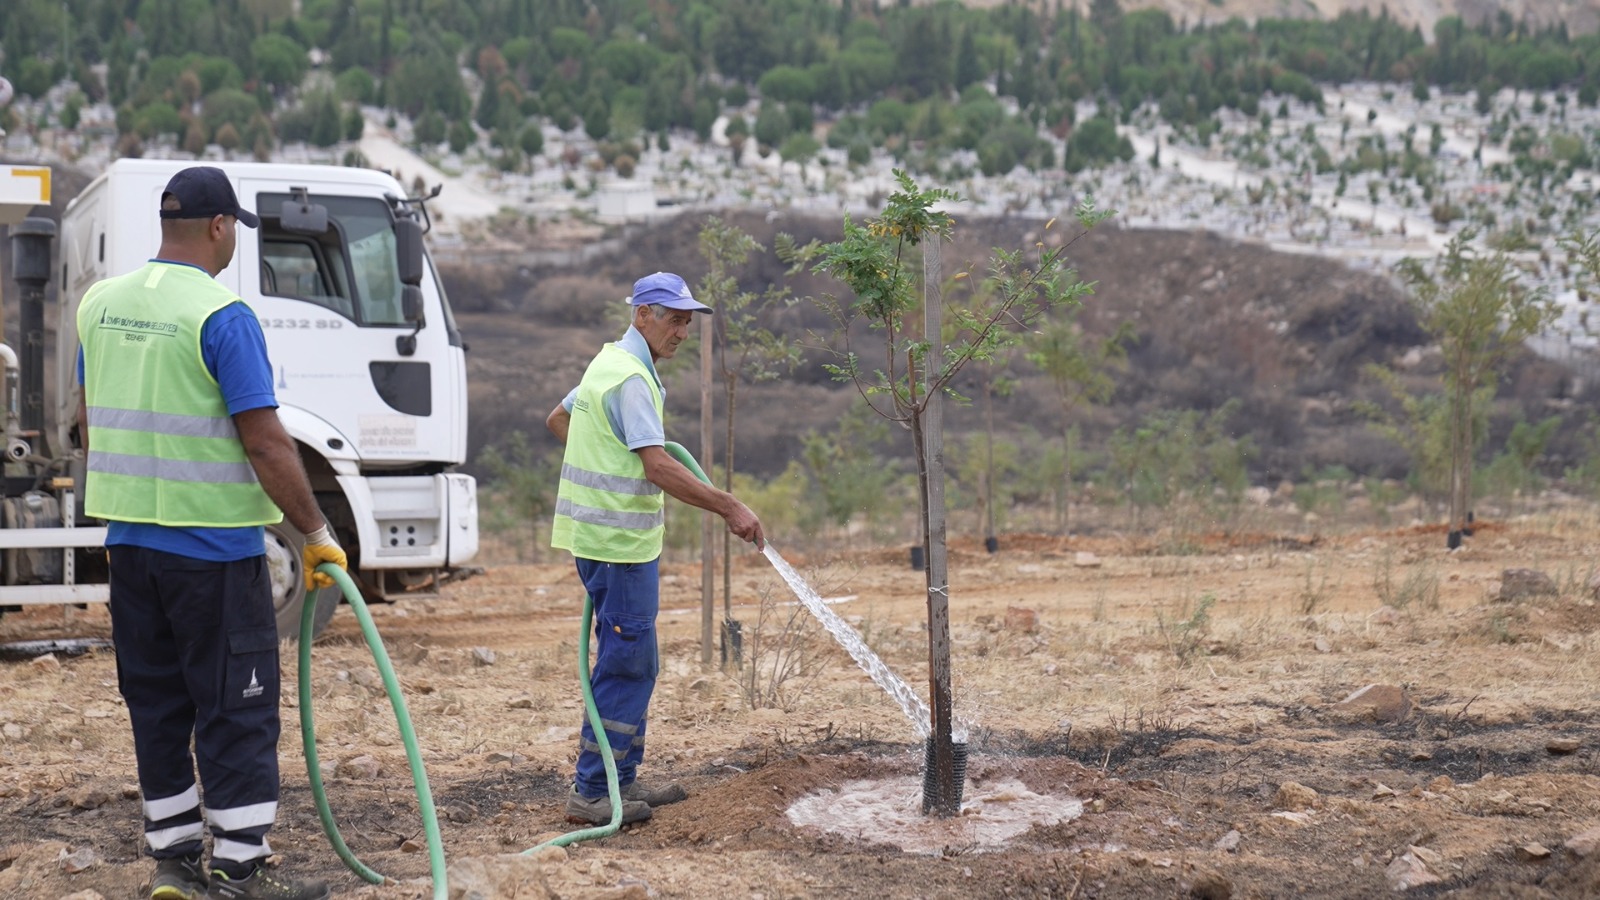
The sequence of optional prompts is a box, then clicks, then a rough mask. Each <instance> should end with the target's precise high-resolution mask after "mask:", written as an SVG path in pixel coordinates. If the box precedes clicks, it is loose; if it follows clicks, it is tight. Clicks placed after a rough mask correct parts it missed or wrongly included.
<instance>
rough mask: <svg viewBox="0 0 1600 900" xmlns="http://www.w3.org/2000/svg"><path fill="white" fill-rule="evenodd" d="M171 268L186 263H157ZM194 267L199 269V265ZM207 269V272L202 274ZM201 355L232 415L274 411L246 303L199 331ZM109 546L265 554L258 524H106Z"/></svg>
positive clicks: (263, 348) (263, 344)
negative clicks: (208, 525) (213, 526)
mask: <svg viewBox="0 0 1600 900" xmlns="http://www.w3.org/2000/svg"><path fill="white" fill-rule="evenodd" d="M154 262H164V263H168V264H170V265H188V263H175V262H172V261H171V260H165V259H158V260H154ZM195 268H199V266H196V267H195ZM202 271H203V270H202ZM200 352H201V356H202V357H203V358H204V359H205V364H206V369H207V370H209V371H210V372H211V377H213V378H215V379H216V380H217V384H218V386H219V387H221V389H222V399H223V402H225V403H226V404H227V406H228V415H230V416H236V415H238V414H239V413H242V412H245V411H246V410H251V409H261V408H262V407H271V408H273V409H276V408H277V406H278V397H277V395H276V394H275V393H274V392H273V387H272V364H271V363H270V362H268V360H267V340H266V337H265V336H264V335H263V334H262V333H261V322H260V321H259V320H257V319H256V314H255V311H254V310H252V309H251V308H250V307H249V306H247V305H246V304H245V302H244V301H243V300H240V301H238V302H235V303H232V304H229V305H228V306H225V307H223V308H222V309H219V310H217V311H216V312H214V313H212V314H211V317H210V318H208V319H206V322H205V325H203V326H201V329H200ZM78 383H79V384H83V347H82V345H79V347H78ZM106 526H107V527H106V546H108V547H113V546H135V547H147V548H149V549H151V550H160V551H162V552H165V553H176V554H179V555H181V556H187V557H190V558H193V559H204V560H210V561H212V562H230V561H232V560H236V559H248V558H250V557H252V556H260V555H261V554H262V553H263V552H265V549H266V544H265V543H264V539H263V536H262V534H263V530H262V527H261V526H260V525H251V526H247V527H244V528H173V527H170V526H167V525H155V524H152V523H149V522H108V523H106Z"/></svg>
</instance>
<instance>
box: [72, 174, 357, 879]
mask: <svg viewBox="0 0 1600 900" xmlns="http://www.w3.org/2000/svg"><path fill="white" fill-rule="evenodd" d="M259 223H260V220H259V219H257V217H256V215H255V213H252V212H250V211H249V210H247V209H245V208H244V207H242V206H240V205H239V200H238V198H237V197H236V196H235V195H234V191H233V185H232V184H231V183H230V182H229V180H228V176H227V174H226V173H224V172H223V171H222V170H221V169H218V168H215V167H212V166H194V167H191V168H187V169H184V170H182V171H180V172H178V173H177V174H176V175H174V176H172V179H171V181H169V182H168V183H167V186H166V190H165V191H163V192H162V195H161V247H160V250H159V251H158V252H157V256H156V258H155V259H152V260H150V261H149V262H147V263H145V265H144V266H142V267H141V268H139V269H137V270H135V271H134V272H132V273H129V274H127V275H122V276H118V277H114V278H108V279H105V280H104V281H101V282H99V283H97V284H95V285H94V286H93V287H91V288H89V290H88V292H87V293H86V294H84V298H83V303H82V305H81V306H80V308H79V311H78V334H79V336H80V338H81V340H82V344H83V349H82V351H81V354H80V356H79V382H80V383H81V384H82V386H83V394H82V401H81V402H80V405H79V408H78V415H79V431H80V433H81V434H85V435H87V441H86V449H87V451H88V475H87V480H86V484H85V487H84V506H85V510H86V511H87V512H88V514H89V515H91V516H94V517H95V518H99V519H105V520H106V521H107V522H108V527H107V531H106V549H107V550H108V551H109V554H110V559H111V636H112V641H113V643H114V644H115V646H116V652H117V683H118V686H119V687H120V689H121V691H122V696H123V699H124V700H125V701H127V704H128V715H129V718H130V719H131V721H132V725H133V745H134V753H135V756H136V757H137V761H138V767H139V788H140V792H141V793H142V794H143V797H144V831H145V840H146V842H147V843H148V845H149V849H150V855H151V856H153V857H155V859H156V873H155V876H154V878H153V879H152V881H151V884H150V894H149V896H150V897H151V898H152V900H195V898H198V897H201V896H210V897H222V898H256V897H271V898H275V900H319V898H326V897H328V895H329V893H328V888H327V886H326V885H325V884H323V883H322V882H320V881H299V880H296V879H292V878H289V877H287V876H285V875H283V874H281V873H280V872H278V871H277V870H276V869H272V868H268V867H267V866H266V865H265V862H266V859H267V857H268V856H270V855H271V853H272V848H271V847H269V846H268V845H267V831H268V830H269V829H270V828H271V827H272V824H273V822H274V821H275V819H276V818H277V812H278V735H279V730H280V726H279V718H278V684H279V681H278V631H277V622H276V618H275V615H274V611H273V605H272V586H271V579H270V577H269V575H268V571H267V564H266V558H265V544H264V534H263V526H265V525H269V524H273V523H276V522H279V521H281V520H282V519H283V518H284V517H285V516H287V517H288V519H289V522H290V523H291V524H292V525H294V527H295V528H297V529H299V530H300V531H301V532H302V533H303V534H305V535H306V544H305V549H304V553H303V558H302V563H303V565H304V576H305V578H306V587H307V589H308V590H309V589H310V588H311V587H312V586H313V584H319V585H326V584H331V583H332V579H331V578H329V577H328V576H327V575H325V574H322V573H318V572H315V571H314V570H315V569H316V567H317V566H318V565H320V564H322V563H333V564H335V565H338V566H340V567H341V568H343V567H344V566H345V564H346V562H345V554H344V551H343V550H341V549H339V545H338V544H337V543H336V542H335V541H334V540H333V538H332V536H331V535H330V533H329V530H328V527H327V524H326V522H324V521H323V517H322V512H321V510H320V509H319V508H318V507H317V502H316V499H315V498H314V497H313V496H312V493H311V485H310V482H309V481H308V480H307V478H306V473H305V470H304V469H303V468H302V466H301V462H300V454H299V451H298V449H297V448H296V446H295V442H294V439H293V438H292V437H290V436H289V434H288V432H287V431H285V430H284V428H283V425H282V423H280V422H279V421H278V412H277V405H278V404H277V398H276V396H275V395H274V393H273V380H272V366H271V364H270V363H269V362H268V359H267V348H266V341H265V339H264V337H263V336H262V332H261V325H260V323H259V322H258V321H257V319H256V316H255V313H254V312H252V311H251V309H250V307H249V306H247V305H245V303H244V302H243V301H242V300H240V299H239V297H238V296H236V295H235V294H234V293H233V292H232V291H230V290H228V289H227V288H226V287H224V286H223V285H222V284H221V283H220V282H218V281H217V280H216V276H217V274H218V273H219V272H221V271H222V270H223V269H225V268H227V267H228V264H229V263H230V262H231V261H232V259H233V253H234V245H235V240H236V237H235V232H236V228H237V226H238V225H241V224H242V225H244V226H246V227H249V228H255V227H256V226H257V225H258V224H259ZM191 740H192V741H193V745H194V753H193V755H192V756H191V754H190V749H189V748H190V742H191ZM197 765H198V768H199V776H200V778H199V781H200V783H201V784H204V786H205V808H204V811H203V812H202V809H201V806H200V794H199V790H198V785H197V783H196V779H195V770H196V766H197ZM207 826H209V828H210V831H211V835H212V848H211V865H210V871H209V877H208V874H207V868H206V867H205V866H204V865H203V864H202V853H203V850H204V845H203V841H204V837H205V831H206V828H207ZM208 888H209V894H207V890H208Z"/></svg>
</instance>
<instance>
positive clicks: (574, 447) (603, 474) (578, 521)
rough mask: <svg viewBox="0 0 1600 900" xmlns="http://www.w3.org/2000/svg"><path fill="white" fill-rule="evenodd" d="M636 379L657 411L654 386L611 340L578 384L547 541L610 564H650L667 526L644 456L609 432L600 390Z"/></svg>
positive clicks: (659, 400) (657, 389) (659, 402)
mask: <svg viewBox="0 0 1600 900" xmlns="http://www.w3.org/2000/svg"><path fill="white" fill-rule="evenodd" d="M635 375H637V376H639V377H641V378H643V379H644V380H645V384H647V385H649V387H650V396H651V399H652V400H654V401H655V407H656V414H657V415H658V416H659V415H662V414H663V413H664V408H663V404H662V396H661V387H660V385H658V384H657V383H656V381H655V379H654V378H652V377H651V375H650V371H649V369H647V368H646V367H645V365H644V363H643V362H642V361H640V359H639V358H638V357H637V356H634V355H633V354H632V353H629V352H628V351H627V350H624V349H622V348H621V347H619V346H617V345H616V344H607V345H605V346H604V347H602V348H601V350H600V352H599V353H598V354H596V355H595V358H594V361H593V362H591V363H589V368H588V369H587V370H586V371H585V372H584V373H583V380H582V381H581V382H579V384H578V395H577V398H576V400H575V401H574V403H573V406H572V418H571V420H570V422H569V423H568V427H567V446H566V451H565V454H564V457H563V459H562V463H561V484H560V486H559V488H558V489H557V491H556V512H555V523H554V525H553V526H552V527H551V530H550V545H551V546H552V547H556V548H558V549H562V550H570V551H572V555H574V556H577V557H581V558H583V559H593V560H598V561H600V562H612V563H641V562H649V561H650V560H652V559H655V558H657V557H659V556H660V555H661V541H662V536H663V534H664V533H665V531H666V517H665V515H664V513H663V508H664V506H665V498H666V495H664V494H663V493H662V492H661V488H659V487H657V486H656V485H654V484H652V483H651V482H650V480H649V479H647V478H645V476H644V461H643V460H641V459H640V458H639V454H638V453H635V452H634V451H632V450H629V449H628V447H627V445H626V444H624V443H623V442H622V441H621V440H620V439H619V438H618V437H617V435H616V433H615V432H613V431H612V430H611V422H610V419H609V418H608V417H607V416H606V409H605V395H606V393H607V392H608V391H610V390H612V389H614V388H616V387H618V386H620V385H621V384H622V383H623V382H624V381H626V380H628V379H629V378H632V377H633V376H635Z"/></svg>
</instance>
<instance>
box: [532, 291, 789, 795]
mask: <svg viewBox="0 0 1600 900" xmlns="http://www.w3.org/2000/svg"><path fill="white" fill-rule="evenodd" d="M629 303H631V304H632V305H633V310H632V312H633V320H632V324H631V325H630V326H629V327H628V331H627V333H626V334H624V335H623V336H622V339H621V340H619V341H617V342H615V343H611V344H606V345H605V346H604V347H602V348H601V349H600V352H599V353H598V354H596V355H595V358H594V360H593V361H592V362H590V363H589V367H588V369H587V370H586V371H585V372H584V373H583V379H582V380H581V381H580V382H579V383H578V386H577V387H576V388H574V389H573V390H572V392H571V393H569V394H568V395H567V396H566V398H565V399H564V400H562V401H561V403H560V404H558V405H557V406H556V408H555V409H553V410H551V412H550V415H549V417H548V418H547V419H546V420H545V424H546V425H548V426H549V428H550V430H551V431H552V432H554V433H555V435H556V437H558V438H560V439H561V441H562V442H563V443H565V444H566V451H565V454H564V455H563V458H562V462H561V484H560V487H559V488H558V490H557V494H556V514H555V525H554V527H553V529H552V534H551V539H550V543H551V546H553V547H557V548H559V549H562V550H568V551H571V553H572V555H573V558H574V559H575V560H576V562H577V567H578V577H579V578H580V579H581V580H582V581H583V587H584V590H586V591H588V593H589V596H590V598H591V599H592V600H593V602H594V626H595V642H596V644H597V646H598V653H597V656H596V660H595V666H594V671H593V674H592V676H591V681H592V687H593V691H594V701H595V706H596V708H597V710H598V712H599V714H600V718H601V720H602V722H603V723H604V726H605V730H606V738H607V740H609V741H610V743H611V754H612V756H613V757H614V758H615V760H616V766H617V780H618V783H619V785H620V786H621V788H622V821H623V822H637V821H641V820H643V819H648V818H650V811H651V808H652V807H656V806H662V805H665V804H668V803H676V802H678V801H680V800H683V799H684V798H686V797H687V796H688V794H687V792H686V791H685V790H684V789H683V787H682V786H681V785H679V784H676V783H666V784H660V785H657V786H656V787H654V788H651V787H646V786H645V785H644V784H642V783H640V782H639V781H638V780H637V774H638V768H639V763H640V762H641V761H642V760H643V759H644V737H645V718H646V714H647V713H648V711H649V707H650V695H651V692H652V691H654V689H655V683H656V673H657V672H658V671H659V668H660V666H659V660H658V657H657V649H656V613H657V612H658V611H659V609H660V595H661V594H660V571H659V562H660V557H661V542H662V535H663V533H664V531H665V528H664V526H665V519H664V516H663V512H664V504H665V495H666V494H670V495H672V496H673V497H676V498H677V499H679V500H681V501H683V502H684V503H687V504H689V505H691V506H697V507H699V508H701V509H705V510H710V511H711V512H714V513H716V514H717V515H720V516H722V518H723V519H724V520H725V521H726V522H727V523H728V530H729V531H731V532H732V533H733V534H735V535H737V536H738V537H739V538H741V539H742V540H746V541H752V542H754V543H755V545H756V547H757V548H758V549H759V548H761V547H762V546H764V544H765V541H766V539H765V536H764V534H763V533H762V530H761V520H760V519H758V518H756V514H755V513H753V512H751V511H750V508H749V507H748V506H745V505H744V504H743V503H741V502H740V501H739V500H738V499H737V498H735V497H734V496H733V495H732V494H730V493H728V492H727V491H722V490H718V489H717V488H715V487H712V486H711V485H708V484H706V483H704V482H702V481H700V480H699V479H698V478H696V477H695V476H694V474H693V473H691V472H690V471H689V470H688V469H687V468H685V467H684V466H683V464H681V463H679V462H678V461H677V460H676V459H673V458H672V456H671V455H669V454H668V453H667V451H666V447H665V445H666V429H665V426H664V425H663V410H664V400H665V396H666V391H665V389H663V388H662V386H661V379H660V377H659V376H658V375H657V374H656V364H657V363H659V362H661V361H662V360H665V359H671V358H672V357H673V355H674V354H676V353H677V352H678V345H679V344H681V343H683V342H684V341H685V340H687V339H688V337H689V323H690V322H691V321H692V320H693V318H694V314H695V313H697V312H699V313H706V314H710V313H711V312H712V309H711V307H709V306H706V305H705V304H703V303H700V302H699V301H697V300H695V299H694V296H693V295H692V294H691V293H690V291H689V286H688V285H687V284H685V283H684V280H683V279H682V278H680V277H678V276H677V275H674V274H672V273H670V272H657V273H655V274H654V275H647V276H645V277H644V278H641V279H639V280H638V281H637V282H635V283H634V286H633V295H632V296H631V297H630V298H629ZM566 815H567V819H568V820H569V821H572V822H575V823H579V824H584V823H587V824H594V825H600V824H605V823H607V822H610V821H611V816H612V809H611V798H610V796H609V792H608V788H607V785H606V774H605V763H604V761H603V760H602V759H601V758H600V745H599V744H598V743H597V742H596V741H595V736H594V733H593V731H592V730H591V728H590V726H589V723H588V722H587V721H585V722H584V724H583V730H582V733H581V735H580V738H579V753H578V766H577V778H576V780H575V782H574V784H573V786H572V791H571V793H569V794H568V796H567V807H566Z"/></svg>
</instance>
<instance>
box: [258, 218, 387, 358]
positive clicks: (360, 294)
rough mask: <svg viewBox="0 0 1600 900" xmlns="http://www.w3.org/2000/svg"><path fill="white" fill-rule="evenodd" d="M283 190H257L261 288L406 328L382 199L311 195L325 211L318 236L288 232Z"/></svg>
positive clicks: (370, 322)
mask: <svg viewBox="0 0 1600 900" xmlns="http://www.w3.org/2000/svg"><path fill="white" fill-rule="evenodd" d="M290 199H291V198H290V196H289V195H288V194H257V195H256V209H257V210H258V211H259V215H260V216H261V228H260V229H259V231H260V239H261V293H262V294H265V295H268V296H273V297H293V298H294V299H296V300H304V301H306V302H307V303H315V304H316V305H318V306H322V307H326V308H327V309H330V310H333V311H334V312H336V313H338V314H339V315H341V316H344V317H345V318H347V319H349V320H351V321H352V322H355V323H356V324H357V325H363V326H377V327H383V326H393V327H409V326H407V323H406V321H405V317H404V315H403V313H402V310H401V306H400V269H399V266H398V264H397V262H396V260H395V238H394V217H393V216H392V215H391V214H390V212H389V207H388V205H387V204H385V203H384V202H383V201H382V200H378V199H375V198H369V197H330V196H327V195H312V201H313V202H315V203H320V204H322V205H323V206H325V207H327V209H328V227H327V229H326V230H325V231H323V232H322V233H321V234H302V233H298V232H289V231H285V230H284V229H283V226H282V221H281V216H280V212H281V210H282V209H283V204H284V202H285V201H288V200H290Z"/></svg>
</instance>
